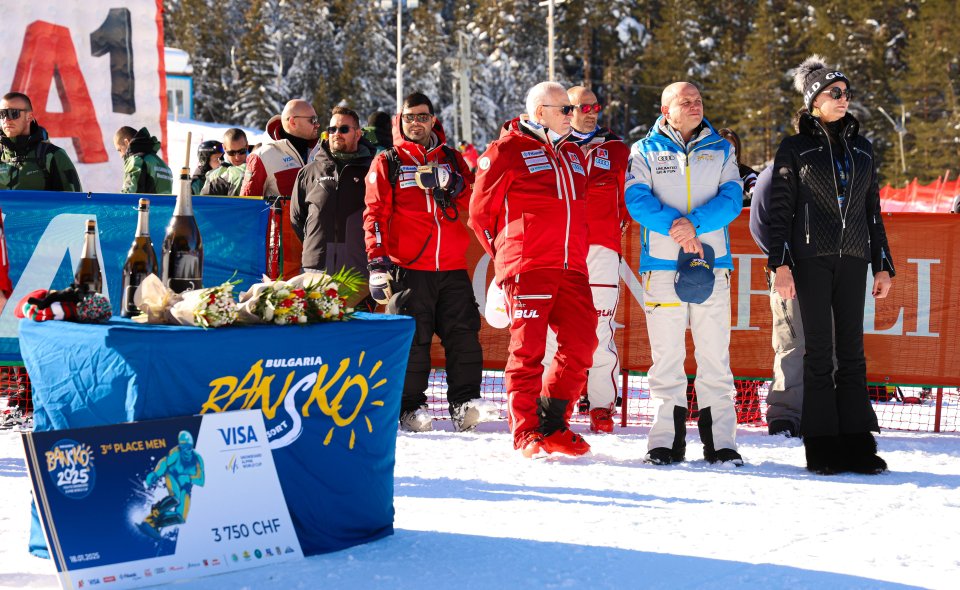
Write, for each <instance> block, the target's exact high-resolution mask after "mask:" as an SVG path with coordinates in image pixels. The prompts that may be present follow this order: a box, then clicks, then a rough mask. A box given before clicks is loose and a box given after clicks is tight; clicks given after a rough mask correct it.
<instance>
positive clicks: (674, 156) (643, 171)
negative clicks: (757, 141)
mask: <svg viewBox="0 0 960 590" xmlns="http://www.w3.org/2000/svg"><path fill="white" fill-rule="evenodd" d="M624 199H625V201H626V204H627V211H629V212H630V215H631V216H632V217H633V218H634V219H635V220H637V223H639V224H640V225H641V226H642V227H641V230H642V233H641V235H642V251H641V255H640V272H647V271H650V270H672V271H675V270H676V269H677V256H678V255H679V254H680V245H679V244H677V243H676V242H674V241H673V238H671V237H670V236H669V235H668V234H669V232H670V226H671V225H672V224H673V222H674V220H676V219H678V218H680V217H686V218H687V219H689V220H690V222H691V223H693V227H695V228H696V230H697V237H699V238H700V241H701V242H703V243H704V244H709V245H710V246H712V247H713V251H714V255H715V257H716V260H715V267H716V268H728V269H733V257H732V256H731V255H730V235H729V232H728V231H727V226H728V225H729V224H730V222H732V221H733V220H734V219H736V218H737V215H739V214H740V211H741V209H742V207H743V182H742V181H741V180H740V170H739V168H738V167H737V158H736V155H735V154H734V150H733V146H732V145H731V144H730V142H728V141H727V140H726V139H724V138H722V137H721V136H720V135H719V134H717V132H716V131H715V130H714V129H713V127H712V126H711V125H710V123H709V122H708V121H707V120H706V119H704V120H703V123H702V125H701V127H700V130H699V132H697V133H696V134H695V135H694V137H693V139H691V140H690V141H689V142H688V143H687V144H686V146H684V142H683V138H681V137H680V134H679V133H677V132H676V131H675V130H674V129H672V128H671V127H670V126H669V125H667V124H666V121H664V118H663V117H662V116H661V117H660V118H659V119H657V122H656V124H655V125H654V126H653V129H651V130H650V133H648V134H647V136H646V137H645V138H643V139H641V140H640V141H638V142H636V143H635V144H633V147H632V148H631V150H630V163H629V166H628V168H627V182H626V191H625V196H624Z"/></svg>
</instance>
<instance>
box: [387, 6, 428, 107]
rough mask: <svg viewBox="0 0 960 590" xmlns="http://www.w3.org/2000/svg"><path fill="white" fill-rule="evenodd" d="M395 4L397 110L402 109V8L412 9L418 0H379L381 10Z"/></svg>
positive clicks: (388, 8)
mask: <svg viewBox="0 0 960 590" xmlns="http://www.w3.org/2000/svg"><path fill="white" fill-rule="evenodd" d="M394 3H396V5H397V112H398V113H399V112H400V111H401V110H403V9H404V8H407V9H411V10H412V9H414V8H417V7H418V6H419V5H420V1H419V0H380V9H381V10H390V9H391V8H393V5H394Z"/></svg>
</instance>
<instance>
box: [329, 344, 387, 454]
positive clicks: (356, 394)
mask: <svg viewBox="0 0 960 590" xmlns="http://www.w3.org/2000/svg"><path fill="white" fill-rule="evenodd" d="M365 355H366V351H362V352H361V353H360V358H359V360H358V362H357V368H358V369H360V368H362V367H363V359H364V356H365ZM382 366H383V361H377V362H376V363H374V365H373V367H372V368H371V369H370V373H369V374H368V375H364V374H363V373H362V372H359V373H358V374H356V375H353V376H352V377H349V378H347V379H345V380H344V381H343V383H342V384H341V385H340V390H339V391H338V392H337V395H335V396H334V397H333V399H331V400H327V396H326V392H325V391H324V392H322V393H321V395H320V396H318V399H317V406H319V408H320V411H321V412H323V413H324V414H325V415H327V416H329V417H330V418H331V419H332V420H333V423H334V426H331V427H330V430H328V431H327V436H326V437H324V439H323V446H327V445H329V444H330V441H332V440H333V434H334V432H335V431H336V429H337V428H346V427H348V426H349V427H350V443H349V448H350V450H353V447H354V444H355V443H356V440H357V431H356V430H355V429H354V428H353V427H352V426H351V425H352V424H353V422H354V420H356V418H357V416H359V415H360V410H362V409H363V405H364V403H366V401H367V397H368V396H370V394H371V392H373V390H375V389H378V388H380V387H383V386H384V385H386V383H387V380H386V379H385V378H384V379H380V380H379V381H377V382H376V383H374V385H373V386H372V387H371V386H370V383H372V382H373V380H374V378H375V377H376V374H377V371H379V370H380V367H382ZM325 368H326V367H325V366H324V367H322V368H321V369H320V371H321V373H323V371H324V369H325ZM317 382H318V383H322V382H323V378H322V375H321V377H320V378H318V379H317ZM353 389H355V390H356V391H351V390H353ZM347 392H350V394H351V395H350V399H349V400H347V403H348V404H351V405H353V409H352V410H351V411H350V413H349V414H348V415H346V416H344V415H343V413H342V411H343V409H344V403H345V402H344V400H345V398H346V397H347ZM354 400H355V401H354ZM370 405H372V406H378V407H382V406H383V400H379V399H378V400H373V401H371V402H370ZM363 419H364V421H365V422H366V425H367V432H369V433H371V434H372V433H373V423H372V422H371V421H370V417H369V416H364V417H363Z"/></svg>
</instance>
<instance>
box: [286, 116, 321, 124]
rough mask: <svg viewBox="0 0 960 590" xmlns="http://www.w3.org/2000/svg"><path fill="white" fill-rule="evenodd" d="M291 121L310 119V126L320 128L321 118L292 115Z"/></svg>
mask: <svg viewBox="0 0 960 590" xmlns="http://www.w3.org/2000/svg"><path fill="white" fill-rule="evenodd" d="M290 118H291V119H309V121H310V124H311V125H313V126H314V127H319V126H320V117H319V116H317V115H313V116H312V117H311V116H308V115H290Z"/></svg>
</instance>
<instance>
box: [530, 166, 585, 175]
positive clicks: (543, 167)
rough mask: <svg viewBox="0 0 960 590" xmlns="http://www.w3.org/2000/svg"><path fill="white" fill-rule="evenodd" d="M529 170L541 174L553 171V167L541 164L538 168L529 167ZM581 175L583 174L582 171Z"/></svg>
mask: <svg viewBox="0 0 960 590" xmlns="http://www.w3.org/2000/svg"><path fill="white" fill-rule="evenodd" d="M527 170H529V171H530V172H540V171H542V170H553V166H551V165H550V164H539V165H537V166H528V167H527ZM580 173H581V174H583V171H582V169H581V172H580Z"/></svg>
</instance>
